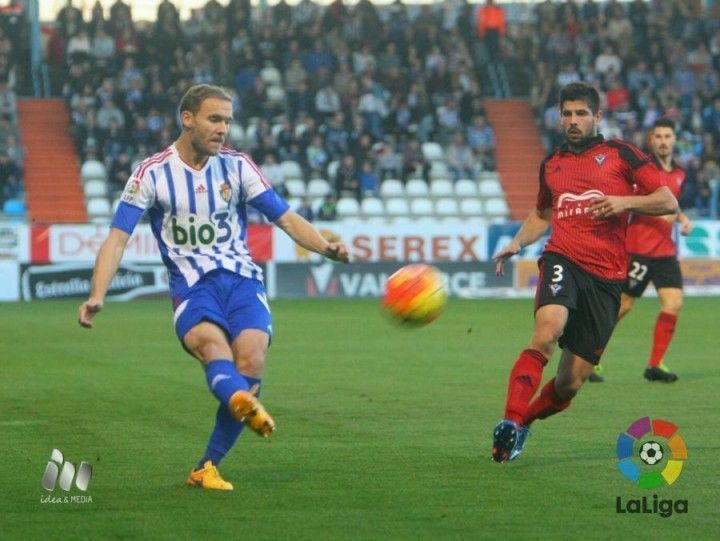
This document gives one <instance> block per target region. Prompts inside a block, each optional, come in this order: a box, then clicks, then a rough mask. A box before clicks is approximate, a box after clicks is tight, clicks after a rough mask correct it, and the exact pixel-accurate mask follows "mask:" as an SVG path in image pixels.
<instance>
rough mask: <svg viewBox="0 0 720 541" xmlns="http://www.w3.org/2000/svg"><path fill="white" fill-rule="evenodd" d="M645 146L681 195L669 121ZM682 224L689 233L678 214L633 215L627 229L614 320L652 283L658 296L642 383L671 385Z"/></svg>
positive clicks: (681, 175) (682, 174)
mask: <svg viewBox="0 0 720 541" xmlns="http://www.w3.org/2000/svg"><path fill="white" fill-rule="evenodd" d="M648 143H649V146H650V152H651V153H652V156H653V162H654V164H655V167H656V168H657V170H658V173H657V174H658V175H659V177H660V179H661V182H662V184H663V185H664V186H667V187H668V188H669V189H670V191H671V192H672V193H673V195H674V196H675V197H677V196H678V195H679V194H680V190H681V188H682V185H683V182H684V181H685V171H683V170H682V168H681V167H680V166H679V165H678V164H677V163H675V162H674V161H673V159H672V155H673V147H674V146H675V123H674V122H673V121H672V120H670V119H667V118H661V119H660V120H658V121H656V122H655V124H654V125H653V128H652V130H651V131H650V134H649V138H648ZM675 221H677V222H678V223H679V224H680V233H681V234H682V235H687V234H688V233H690V232H691V231H692V227H693V225H692V222H691V221H690V220H689V219H688V217H687V216H685V214H683V213H682V212H680V211H678V212H677V213H676V214H671V215H668V216H642V215H638V214H633V215H632V216H631V217H630V224H629V225H628V230H627V238H626V241H625V246H626V248H627V252H628V256H629V260H628V274H627V279H626V281H625V284H624V285H623V289H622V297H621V298H620V313H619V314H618V321H620V319H622V317H623V316H624V315H625V314H627V313H628V312H629V311H630V309H631V308H632V307H633V303H634V302H635V299H637V298H638V297H641V296H642V294H643V292H644V291H645V288H646V287H647V286H648V284H649V283H650V282H652V283H653V285H654V286H655V289H656V290H657V294H658V297H659V298H660V314H659V315H658V317H657V320H656V321H655V331H654V333H653V345H652V350H651V353H650V360H649V361H648V365H647V368H646V369H645V374H644V376H645V379H648V380H650V381H662V382H665V383H672V382H673V381H677V379H678V377H677V375H676V374H674V373H672V372H670V370H668V368H667V367H666V366H665V363H664V362H663V356H664V355H665V352H666V351H667V349H668V346H669V345H670V340H672V337H673V333H674V332H675V323H676V322H677V318H678V314H679V313H680V309H681V308H682V300H683V299H682V274H681V272H680V263H679V262H678V259H677V249H676V248H675V243H674V242H673V238H672V233H673V222H675Z"/></svg>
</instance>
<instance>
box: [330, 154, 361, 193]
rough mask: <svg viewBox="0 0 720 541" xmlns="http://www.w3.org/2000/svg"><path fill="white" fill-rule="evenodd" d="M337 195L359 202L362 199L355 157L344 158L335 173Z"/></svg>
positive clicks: (346, 156)
mask: <svg viewBox="0 0 720 541" xmlns="http://www.w3.org/2000/svg"><path fill="white" fill-rule="evenodd" d="M334 181H335V193H336V194H337V195H338V196H339V197H352V198H354V199H357V200H358V201H359V200H360V198H361V193H360V180H359V179H358V169H357V165H356V164H355V157H354V156H353V155H352V154H347V155H345V156H343V158H342V161H341V162H340V165H339V166H338V168H337V171H336V172H335V179H334Z"/></svg>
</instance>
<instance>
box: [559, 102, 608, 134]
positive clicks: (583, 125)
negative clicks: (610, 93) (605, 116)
mask: <svg viewBox="0 0 720 541" xmlns="http://www.w3.org/2000/svg"><path fill="white" fill-rule="evenodd" d="M598 122H600V112H599V111H598V112H597V113H595V114H593V112H592V110H591V109H590V107H589V106H588V104H587V103H585V102H584V101H582V100H575V101H566V102H563V104H562V107H561V109H560V124H561V126H562V130H563V134H564V135H565V138H566V139H567V141H568V143H570V144H571V145H582V144H584V143H585V142H586V141H587V140H588V138H590V137H594V136H596V135H597V125H598Z"/></svg>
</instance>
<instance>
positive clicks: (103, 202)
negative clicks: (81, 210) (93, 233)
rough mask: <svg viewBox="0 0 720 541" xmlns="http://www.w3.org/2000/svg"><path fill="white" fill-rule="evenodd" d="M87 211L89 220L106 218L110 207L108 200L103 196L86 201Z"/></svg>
mask: <svg viewBox="0 0 720 541" xmlns="http://www.w3.org/2000/svg"><path fill="white" fill-rule="evenodd" d="M86 208H87V213H88V217H89V218H90V220H91V221H94V220H106V219H109V218H110V214H111V213H112V209H111V208H110V201H108V200H107V198H105V197H94V198H92V199H88V201H87V206H86Z"/></svg>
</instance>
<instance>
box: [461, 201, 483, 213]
mask: <svg viewBox="0 0 720 541" xmlns="http://www.w3.org/2000/svg"><path fill="white" fill-rule="evenodd" d="M460 214H461V215H462V216H482V214H483V205H482V202H481V201H480V200H479V199H463V200H462V201H460Z"/></svg>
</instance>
